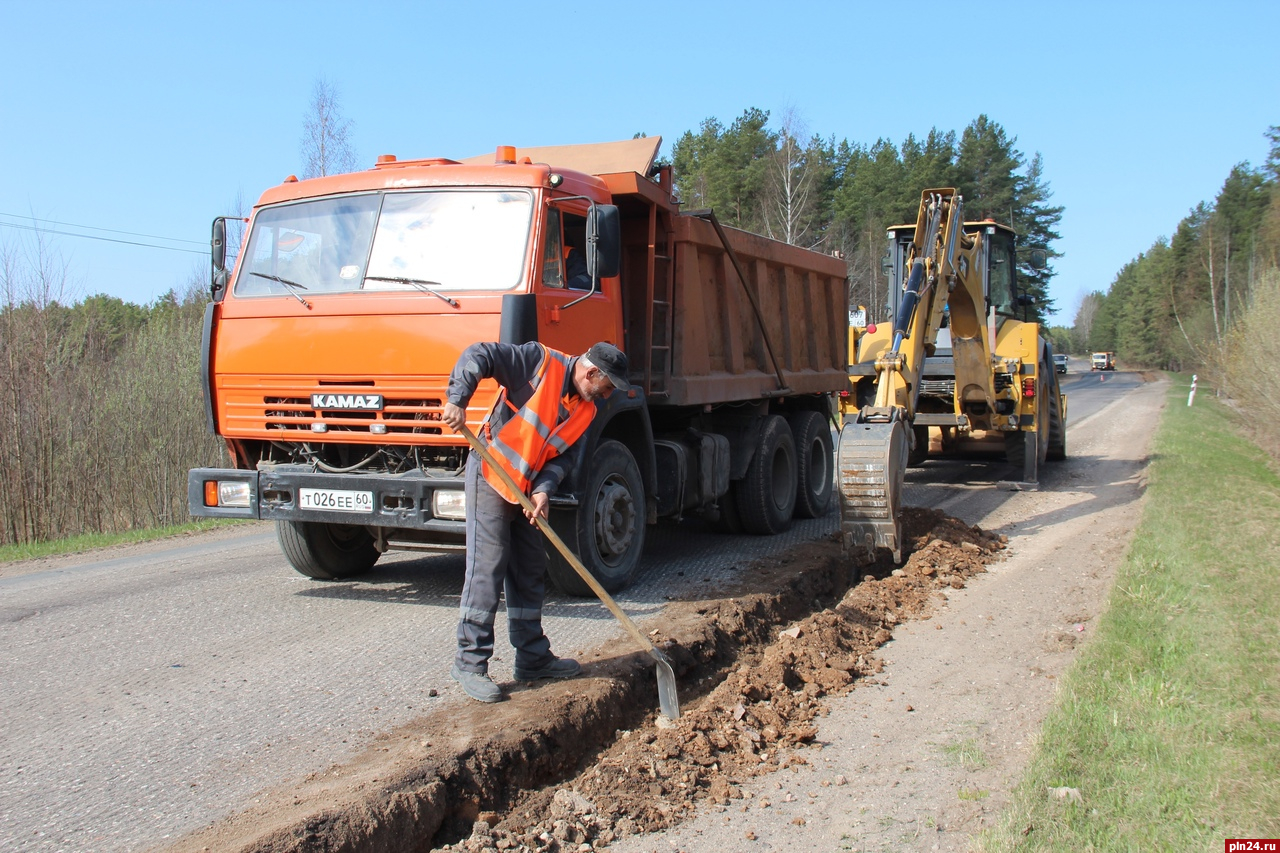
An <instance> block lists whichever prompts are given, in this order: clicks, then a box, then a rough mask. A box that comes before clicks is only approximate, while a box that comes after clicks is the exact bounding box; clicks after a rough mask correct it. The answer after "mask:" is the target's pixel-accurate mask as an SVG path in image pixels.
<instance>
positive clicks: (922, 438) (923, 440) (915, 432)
mask: <svg viewBox="0 0 1280 853" xmlns="http://www.w3.org/2000/svg"><path fill="white" fill-rule="evenodd" d="M911 435H912V437H913V438H914V439H915V441H914V442H913V446H912V448H911V449H910V450H908V451H907V467H908V468H919V467H920V466H921V465H922V464H923V463H924V460H925V459H927V458H928V457H929V428H928V427H927V426H913V427H912V428H911Z"/></svg>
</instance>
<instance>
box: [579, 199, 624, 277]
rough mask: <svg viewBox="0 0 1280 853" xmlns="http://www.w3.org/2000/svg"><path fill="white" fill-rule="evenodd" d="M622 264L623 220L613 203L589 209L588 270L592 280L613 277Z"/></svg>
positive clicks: (594, 205) (595, 205) (597, 205)
mask: <svg viewBox="0 0 1280 853" xmlns="http://www.w3.org/2000/svg"><path fill="white" fill-rule="evenodd" d="M621 266H622V220H621V218H620V217H619V215H618V207H617V205H613V204H593V205H591V209H590V210H588V211H587V272H588V273H590V274H591V281H592V283H593V284H594V282H596V281H598V280H600V279H602V278H612V277H613V276H615V275H617V274H618V270H619V269H620V268H621Z"/></svg>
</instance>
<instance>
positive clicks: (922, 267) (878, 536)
mask: <svg viewBox="0 0 1280 853" xmlns="http://www.w3.org/2000/svg"><path fill="white" fill-rule="evenodd" d="M963 222H964V217H963V201H962V199H961V197H960V196H959V194H958V193H957V192H956V191H955V190H954V189H950V188H945V189H931V190H925V191H924V193H922V195H921V200H920V208H919V213H918V216H917V218H916V229H915V236H914V238H913V240H912V244H911V248H910V251H909V253H908V256H907V260H906V265H905V273H906V274H905V275H904V276H903V284H902V287H901V289H900V292H899V293H898V294H897V299H896V308H895V310H894V314H893V327H892V329H891V331H890V333H889V336H888V339H887V341H886V339H885V337H884V336H883V334H881V335H869V336H866V337H864V338H863V341H862V346H863V347H865V348H869V350H870V351H871V352H874V365H875V398H874V401H873V402H872V403H871V404H870V405H866V406H863V407H862V408H861V409H859V410H858V412H857V415H856V416H855V417H853V418H851V419H847V420H846V423H845V425H844V428H843V430H842V431H841V435H840V447H839V451H838V454H837V461H838V464H839V470H840V493H841V528H842V532H843V538H844V543H845V547H846V548H847V549H848V548H855V549H866V550H867V551H868V552H873V551H874V549H876V548H887V549H889V550H890V551H891V552H893V557H894V560H895V561H896V562H901V560H902V531H901V525H900V510H901V495H902V488H903V482H904V478H905V475H906V468H907V458H908V454H909V452H910V450H911V448H912V444H913V442H914V441H916V433H915V431H914V430H913V429H912V426H913V423H914V420H915V417H916V405H917V400H918V397H919V393H920V378H921V374H922V371H923V367H924V361H925V358H926V357H927V356H928V355H931V354H932V353H933V351H934V346H935V342H936V340H937V336H938V330H939V328H941V326H942V323H943V317H944V314H947V313H949V314H950V322H951V324H952V326H953V327H955V329H956V330H957V331H961V330H963V331H965V332H970V331H975V332H976V334H978V335H979V336H980V335H981V329H982V325H983V322H982V317H983V312H984V311H985V305H986V300H985V298H984V295H983V277H982V274H981V269H982V264H983V258H982V256H981V253H982V244H981V242H980V241H979V240H976V239H975V238H974V237H973V236H972V235H969V234H966V233H965V230H964V228H963ZM953 302H954V303H955V304H954V305H953V304H952V303H953ZM948 308H950V311H949V312H948ZM862 352H868V349H863V350H862ZM984 367H985V366H984ZM988 374H989V371H988V370H986V369H984V370H982V371H981V372H980V374H975V375H984V376H985V375H988ZM983 384H985V386H986V387H979V388H976V389H973V390H977V391H979V392H980V393H983V394H984V396H987V397H990V396H991V393H992V392H991V388H990V382H989V381H988V382H986V383H983Z"/></svg>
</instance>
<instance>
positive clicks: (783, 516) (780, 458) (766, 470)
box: [734, 415, 798, 535]
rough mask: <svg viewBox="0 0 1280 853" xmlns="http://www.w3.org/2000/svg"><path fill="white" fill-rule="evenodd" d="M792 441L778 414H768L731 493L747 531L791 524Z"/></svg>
mask: <svg viewBox="0 0 1280 853" xmlns="http://www.w3.org/2000/svg"><path fill="white" fill-rule="evenodd" d="M797 479H798V478H797V474H796V445H795V440H794V439H792V437H791V427H789V426H787V422H786V420H785V419H784V418H783V417H782V416H781V415H769V416H768V417H767V418H765V421H764V427H763V428H762V429H761V430H760V440H759V442H757V444H756V452H755V453H754V454H753V455H752V457H751V464H750V465H748V466H747V475H746V476H745V477H743V478H742V480H741V482H739V483H738V484H737V490H736V492H735V493H734V497H735V498H736V500H737V503H738V515H739V516H740V517H741V518H742V528H743V530H745V531H746V532H747V533H756V534H763V535H770V534H774V533H781V532H783V531H784V530H787V529H788V528H790V527H791V516H792V513H794V512H795V507H796V481H797Z"/></svg>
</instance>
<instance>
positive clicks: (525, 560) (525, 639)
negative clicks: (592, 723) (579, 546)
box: [456, 453, 555, 672]
mask: <svg viewBox="0 0 1280 853" xmlns="http://www.w3.org/2000/svg"><path fill="white" fill-rule="evenodd" d="M466 496H467V574H466V579H465V580H464V581H463V584H462V602H461V604H460V606H459V614H458V616H459V618H458V654H457V658H456V662H457V665H458V669H461V670H464V671H466V672H488V669H489V658H490V657H491V656H492V655H493V634H494V631H493V620H494V615H495V614H496V613H497V612H498V596H499V594H500V593H502V592H505V593H506V599H507V634H508V636H510V638H511V645H512V646H514V647H515V650H516V659H515V665H516V666H518V667H520V668H521V669H539V668H541V667H544V666H546V665H547V664H549V663H551V661H553V660H554V659H555V655H553V654H551V643H550V641H549V640H547V636H546V634H544V633H543V632H542V599H543V598H544V597H545V595H546V574H547V552H546V550H545V547H544V543H543V535H542V531H540V530H539V529H538V528H537V527H536V526H535V525H532V524H530V523H529V520H528V519H527V518H525V516H524V510H523V509H521V507H520V505H519V504H510V503H507V501H506V500H504V499H503V497H502V495H500V494H498V493H497V492H495V491H494V490H493V487H492V486H490V485H489V484H488V483H487V482H486V481H485V479H484V477H483V476H482V475H481V473H480V459H479V456H478V454H475V453H473V454H471V457H470V459H469V460H468V461H467V479H466Z"/></svg>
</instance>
